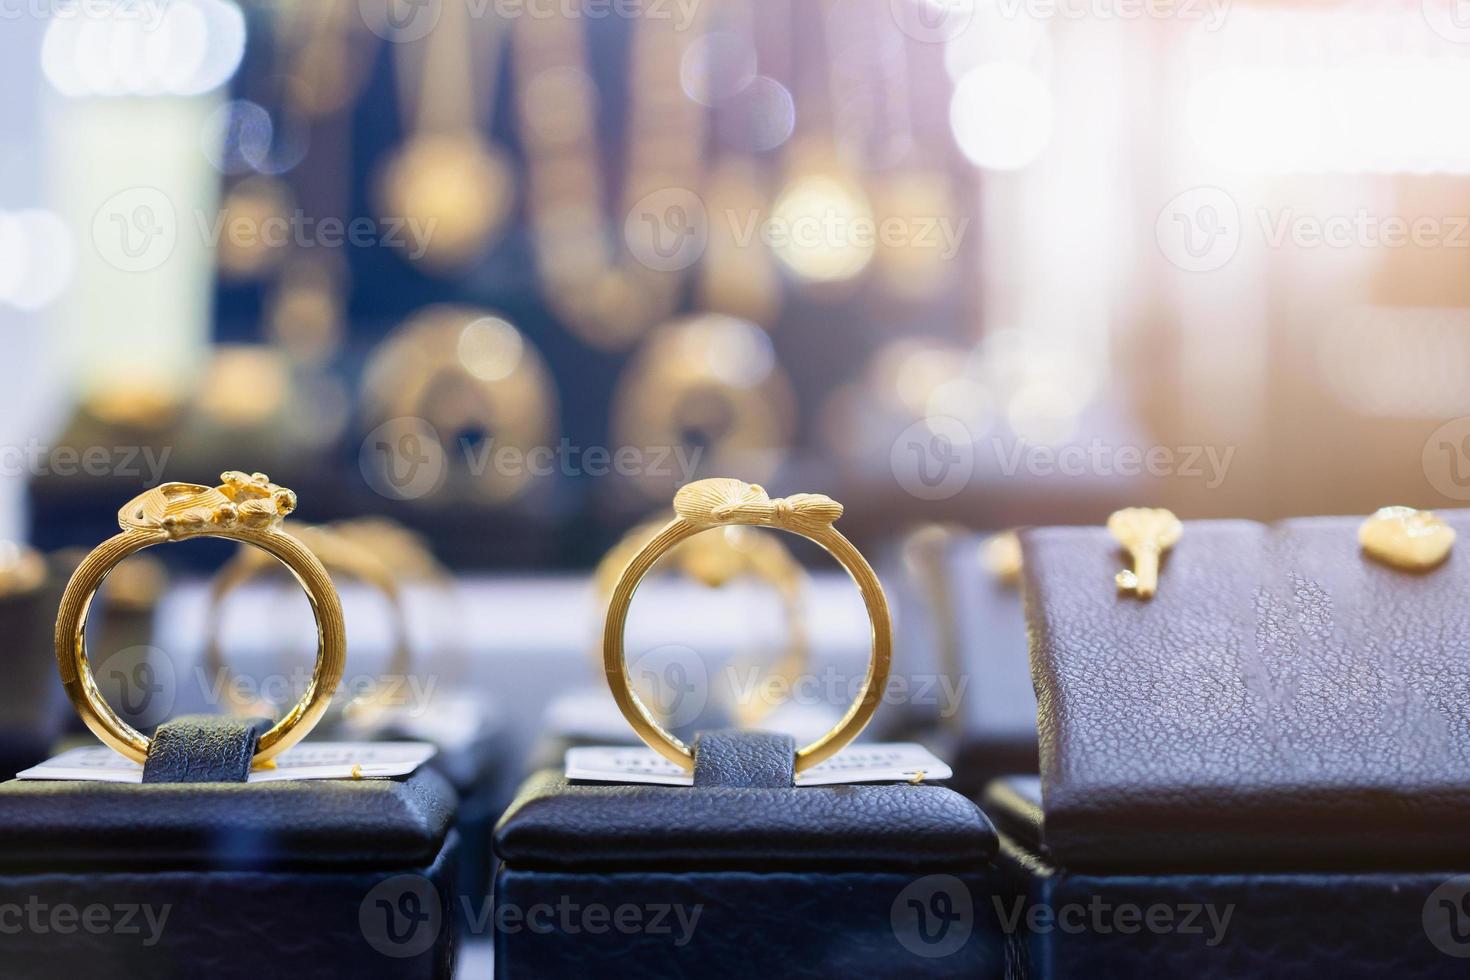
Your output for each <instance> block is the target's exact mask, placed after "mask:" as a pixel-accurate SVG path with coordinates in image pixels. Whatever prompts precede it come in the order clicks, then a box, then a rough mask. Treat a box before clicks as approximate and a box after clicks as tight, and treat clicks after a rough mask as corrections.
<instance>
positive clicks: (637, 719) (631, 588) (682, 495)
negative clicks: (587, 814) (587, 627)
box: [602, 479, 893, 772]
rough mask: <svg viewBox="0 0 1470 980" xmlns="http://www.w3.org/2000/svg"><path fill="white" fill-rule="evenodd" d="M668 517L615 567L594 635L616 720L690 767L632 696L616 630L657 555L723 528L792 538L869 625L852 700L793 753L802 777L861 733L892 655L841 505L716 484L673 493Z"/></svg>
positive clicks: (874, 583)
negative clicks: (816, 558) (833, 573)
mask: <svg viewBox="0 0 1470 980" xmlns="http://www.w3.org/2000/svg"><path fill="white" fill-rule="evenodd" d="M674 514H675V517H674V519H673V520H672V521H670V522H669V523H668V524H666V525H664V527H663V529H662V530H660V531H659V532H658V534H657V535H655V536H654V538H653V539H652V540H650V541H649V542H648V543H647V544H645V545H644V546H643V548H642V549H641V550H640V551H639V552H638V554H637V555H635V556H634V558H633V560H632V561H630V562H629V563H628V565H627V567H626V568H624V569H623V573H622V575H621V576H620V577H619V578H618V582H617V584H616V585H615V586H614V587H613V592H612V599H611V601H610V602H609V604H608V610H607V619H606V622H605V623H604V626H603V634H602V641H603V672H604V673H605V674H606V676H607V684H608V687H609V689H611V691H612V695H613V700H614V701H616V702H617V705H618V708H619V710H621V711H622V713H623V717H625V718H627V719H628V723H629V724H630V725H632V726H633V730H634V731H635V732H637V733H638V737H639V738H641V739H643V741H644V742H645V743H647V744H648V746H649V747H650V748H652V749H653V750H654V751H656V752H658V753H659V754H660V755H662V756H663V757H664V758H666V759H668V760H669V761H671V762H673V763H676V764H677V765H680V766H683V767H684V768H685V769H692V768H693V766H694V756H693V753H692V752H691V751H690V749H689V746H688V745H686V744H685V743H684V742H682V741H680V740H679V739H678V738H676V737H674V735H673V734H671V733H670V732H669V731H668V730H667V729H665V728H664V727H663V726H662V725H660V724H659V723H658V722H657V721H656V720H655V719H654V717H653V715H652V714H651V713H650V712H649V710H648V708H647V707H645V706H644V704H643V702H642V700H640V699H639V697H638V695H637V694H636V693H635V692H634V691H633V686H632V679H631V678H630V677H629V676H628V665H627V662H626V660H625V657H624V651H623V630H624V627H625V626H626V625H627V621H628V609H629V606H630V605H631V604H632V601H633V593H634V592H635V591H637V589H638V584H639V582H641V581H642V580H643V577H644V576H645V575H647V574H648V571H649V569H651V568H652V567H653V565H654V563H655V562H657V561H658V559H659V558H660V556H662V555H663V554H664V553H666V552H667V551H669V550H670V549H672V548H674V547H675V546H677V545H678V544H680V543H681V542H683V541H685V540H687V539H689V538H692V537H694V536H695V535H696V534H699V533H700V532H701V531H705V530H708V529H710V528H712V527H721V526H727V525H753V526H759V527H771V528H777V529H779V530H783V531H790V532H791V533H793V534H799V535H801V536H802V537H804V538H806V539H808V540H809V541H812V542H815V543H816V544H817V545H819V546H821V547H822V548H823V549H824V550H825V551H826V552H827V553H828V554H830V555H831V556H832V557H833V558H835V559H837V561H838V562H839V563H840V564H841V565H842V567H843V568H845V569H846V570H847V573H848V574H849V575H850V576H851V577H852V580H853V582H855V583H856V584H857V587H858V591H859V592H860V593H862V597H863V602H864V603H865V604H866V606H867V609H868V617H869V619H870V620H871V621H872V629H873V634H872V635H873V646H872V654H871V656H870V657H869V660H868V671H867V676H866V677H865V678H864V680H863V686H862V689H861V690H860V691H859V692H858V696H857V699H856V700H855V701H854V702H853V704H852V706H851V707H850V708H848V710H847V713H846V714H844V715H843V716H842V719H841V720H840V721H838V723H837V724H836V726H834V727H833V728H832V730H831V731H829V732H827V734H825V735H823V736H822V737H821V738H819V739H817V740H816V741H815V742H812V743H811V744H809V745H805V746H802V747H801V748H799V749H797V751H796V771H797V772H804V771H805V770H807V769H810V768H811V767H812V766H814V765H817V764H818V763H820V762H822V761H823V760H825V759H828V758H830V757H832V756H833V755H835V754H836V753H837V752H839V751H841V749H842V748H843V746H845V745H847V744H848V743H849V742H851V741H852V740H853V739H854V738H856V737H857V736H858V734H859V733H861V732H862V730H863V728H864V727H866V726H867V724H868V721H869V720H870V719H871V718H872V717H873V713H874V712H875V711H876V710H877V709H878V704H879V702H881V701H882V699H883V692H884V689H885V687H886V685H887V683H888V670H889V666H890V663H891V660H892V656H893V624H892V620H891V618H890V616H889V612H888V600H887V599H886V598H884V595H883V587H882V585H880V584H879V582H878V577H877V576H876V575H875V574H873V569H872V567H871V566H870V565H869V564H868V562H867V560H866V559H865V558H863V556H862V553H861V552H859V551H858V550H857V548H855V547H853V545H852V542H850V541H848V540H847V538H845V537H844V536H843V535H842V533H841V532H840V531H838V530H837V529H836V528H835V527H834V526H833V523H834V522H835V521H836V520H837V519H838V518H839V517H841V516H842V505H841V504H839V503H837V502H836V501H835V500H832V499H831V498H830V497H825V496H823V495H821V494H812V493H801V494H795V495H793V496H791V497H778V498H774V499H773V498H771V497H769V496H767V494H766V491H765V490H764V489H763V488H762V487H760V486H758V485H755V484H750V483H745V482H744V481H741V480H731V479H716V480H700V481H698V482H695V483H691V484H689V485H688V486H686V487H684V488H683V489H681V490H680V491H679V492H678V493H677V494H675V496H674Z"/></svg>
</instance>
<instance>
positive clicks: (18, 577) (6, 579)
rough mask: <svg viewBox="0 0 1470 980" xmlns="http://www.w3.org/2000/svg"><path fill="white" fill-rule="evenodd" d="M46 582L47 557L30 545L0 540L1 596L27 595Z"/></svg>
mask: <svg viewBox="0 0 1470 980" xmlns="http://www.w3.org/2000/svg"><path fill="white" fill-rule="evenodd" d="M45 583H46V559H45V558H42V557H41V553H40V552H39V551H37V550H36V549H34V548H32V547H29V546H28V545H24V544H20V543H19V542H16V541H0V598H9V597H14V596H19V595H27V594H29V593H32V592H35V591H36V590H37V589H39V588H40V587H41V586H42V585H44V584H45Z"/></svg>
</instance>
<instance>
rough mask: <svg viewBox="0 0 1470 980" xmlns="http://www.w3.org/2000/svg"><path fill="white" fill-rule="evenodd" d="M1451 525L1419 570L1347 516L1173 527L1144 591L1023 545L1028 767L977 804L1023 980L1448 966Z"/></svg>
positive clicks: (1070, 542)
mask: <svg viewBox="0 0 1470 980" xmlns="http://www.w3.org/2000/svg"><path fill="white" fill-rule="evenodd" d="M1444 516H1445V518H1446V520H1447V521H1448V522H1449V523H1450V524H1451V525H1452V526H1454V527H1455V528H1456V529H1457V531H1458V533H1459V536H1460V541H1461V545H1459V546H1457V547H1459V548H1460V549H1461V550H1460V551H1459V552H1458V553H1452V554H1451V555H1450V557H1449V559H1448V561H1447V562H1445V563H1444V564H1443V565H1441V566H1440V567H1438V568H1435V569H1433V570H1431V571H1428V572H1422V573H1411V572H1405V571H1401V570H1398V569H1395V568H1392V567H1389V566H1386V565H1384V564H1380V563H1378V562H1376V561H1373V560H1371V559H1370V558H1368V557H1367V556H1366V555H1364V554H1363V553H1362V552H1361V551H1360V549H1359V546H1358V543H1357V528H1358V525H1359V523H1360V522H1361V519H1360V518H1306V519H1298V520H1291V521H1285V522H1282V523H1280V524H1276V525H1270V526H1268V525H1262V524H1256V523H1251V522H1245V521H1201V522H1192V523H1188V524H1186V525H1185V528H1184V533H1183V536H1182V538H1181V539H1180V541H1179V543H1178V544H1177V545H1176V546H1175V547H1174V548H1173V549H1171V550H1170V551H1169V552H1168V553H1167V555H1166V556H1165V561H1164V565H1163V568H1162V571H1161V574H1160V580H1159V588H1158V593H1157V595H1156V596H1155V597H1154V598H1153V599H1152V600H1151V601H1147V602H1144V601H1139V600H1137V599H1134V598H1132V597H1131V596H1127V595H1119V594H1118V593H1117V592H1116V591H1115V589H1114V587H1113V582H1112V577H1113V574H1114V573H1115V572H1116V571H1117V569H1118V568H1119V567H1122V566H1123V565H1125V564H1126V562H1127V559H1126V556H1124V555H1122V554H1121V553H1120V552H1119V550H1118V548H1117V545H1116V544H1115V543H1114V542H1113V540H1112V538H1111V537H1110V536H1109V535H1108V533H1107V532H1106V531H1105V530H1103V529H1101V528H1066V529H1064V528H1051V529H1045V530H1037V531H1032V532H1028V533H1026V534H1025V535H1024V536H1023V541H1024V563H1025V575H1026V596H1027V615H1028V620H1029V624H1030V630H1031V638H1032V648H1031V654H1032V669H1033V673H1034V680H1035V684H1036V690H1037V697H1038V704H1039V722H1040V737H1041V759H1040V763H1041V765H1040V778H1039V780H1033V781H1026V780H1010V781H1006V782H1002V783H997V784H995V785H993V786H992V787H991V789H990V791H989V793H988V794H987V796H986V802H985V806H986V809H987V812H989V813H990V814H991V815H992V816H993V817H994V818H995V820H996V823H997V825H998V826H999V827H1000V828H1001V831H1002V837H1003V848H1002V864H1003V865H1004V866H1005V867H1006V869H1007V871H1008V873H1009V874H1010V877H1011V880H1012V882H1013V886H1014V892H1013V897H1014V898H1016V899H1017V900H1019V901H1020V902H1021V904H1022V905H1023V906H1024V907H1025V909H1026V910H1027V912H1028V913H1029V911H1030V910H1031V909H1033V908H1039V909H1040V910H1041V916H1040V918H1038V919H1036V920H1034V922H1033V924H1034V925H1036V928H1031V927H1029V926H1023V927H1022V928H1021V929H1020V930H1019V932H1018V936H1019V937H1021V938H1023V939H1024V941H1023V942H1018V943H1017V944H1016V946H1015V949H1016V950H1017V951H1019V952H1022V953H1024V956H1023V957H1021V958H1020V960H1019V964H1020V965H1021V966H1023V967H1024V970H1021V969H1018V970H1017V972H1018V973H1020V972H1025V973H1026V974H1027V975H1030V976H1034V977H1070V976H1077V975H1081V974H1086V975H1087V976H1092V977H1132V976H1137V975H1139V974H1140V973H1145V972H1146V973H1147V974H1148V975H1150V976H1163V977H1176V976H1177V977H1186V976H1187V977H1216V976H1218V977H1227V976H1228V977H1235V976H1302V977H1307V976H1319V975H1331V976H1333V977H1336V978H1341V977H1359V976H1361V977H1381V976H1464V975H1465V971H1466V962H1467V961H1466V959H1465V957H1467V956H1470V898H1467V895H1470V878H1466V877H1461V876H1462V875H1463V874H1464V873H1465V872H1466V871H1467V870H1470V838H1467V837H1466V836H1465V833H1464V828H1465V827H1466V826H1467V825H1470V724H1467V718H1470V630H1467V629H1466V625H1467V623H1470V612H1467V611H1466V604H1465V596H1466V595H1470V555H1467V554H1465V553H1464V552H1463V544H1464V542H1465V541H1466V540H1467V533H1470V514H1467V513H1466V512H1456V513H1451V514H1446V515H1444ZM1095 906H1097V907H1101V908H1102V909H1103V911H1100V912H1097V913H1094V912H1092V911H1091V910H1092V909H1093V908H1094V907H1095ZM1125 907H1126V912H1122V911H1120V910H1125ZM1063 910H1069V911H1068V912H1067V913H1066V914H1067V915H1068V919H1067V920H1065V921H1067V922H1068V923H1069V925H1070V927H1069V928H1064V927H1063V925H1062V923H1063V921H1064V920H1063V917H1062V916H1063V914H1064V913H1063ZM1120 915H1121V917H1120ZM1150 916H1152V918H1150ZM1125 919H1126V922H1125ZM1023 921H1024V920H1023ZM1124 925H1126V926H1127V928H1123V926H1124Z"/></svg>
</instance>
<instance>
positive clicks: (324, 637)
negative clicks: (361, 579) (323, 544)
mask: <svg viewBox="0 0 1470 980" xmlns="http://www.w3.org/2000/svg"><path fill="white" fill-rule="evenodd" d="M295 509H296V494H295V493H293V492H292V491H290V490H288V489H286V488H285V487H279V486H276V485H275V484H274V483H271V482H270V479H269V478H268V477H267V476H266V475H265V474H264V473H253V474H247V473H241V472H237V471H230V472H227V473H225V474H223V475H222V476H221V477H220V485H219V486H216V487H206V486H201V485H198V484H193V483H165V484H163V485H162V486H159V487H155V488H154V489H152V490H149V491H147V492H145V493H142V494H139V495H138V496H137V497H134V498H133V499H132V500H130V501H129V502H128V503H127V505H126V506H124V507H123V509H122V510H120V511H118V515H117V517H118V524H119V526H120V527H121V528H122V533H121V534H117V535H114V536H113V537H111V538H109V539H107V540H106V541H104V542H102V543H101V544H99V545H98V546H97V547H96V548H94V549H92V551H91V552H90V553H89V554H88V555H87V557H86V558H84V559H83V560H82V563H81V564H80V565H79V566H77V569H76V571H75V572H73V573H72V577H71V580H70V581H69V582H68V583H67V586H66V591H65V592H64V593H63V595H62V598H61V608H60V610H59V611H58V613H57V616H56V663H57V667H58V669H59V670H60V672H61V683H62V686H63V687H64V688H65V689H66V694H67V697H68V698H70V699H71V703H72V705H73V706H74V707H75V708H76V710H77V713H78V714H79V715H80V716H81V718H82V721H84V722H85V723H86V725H87V727H88V728H89V729H91V730H92V732H93V734H95V735H96V736H97V737H98V738H100V739H101V740H102V741H103V742H104V743H106V744H107V745H108V746H110V747H111V748H113V749H114V750H116V751H117V752H120V753H121V754H123V755H124V756H127V757H128V758H129V759H132V760H133V761H134V762H140V763H141V762H144V761H145V760H146V759H147V757H148V746H149V744H150V739H149V738H148V737H147V736H146V735H144V734H143V733H141V732H139V731H138V730H137V729H135V728H133V727H132V726H131V725H129V724H127V723H126V722H124V721H123V720H122V719H121V718H119V717H118V715H117V712H115V711H113V709H112V707H111V706H110V705H108V703H107V701H106V700H105V699H104V698H103V697H102V695H101V693H100V692H99V691H98V690H97V683H96V680H95V679H94V678H93V676H92V667H91V664H90V662H89V661H88V659H87V644H86V629H87V610H88V608H89V607H90V606H91V603H92V599H93V597H95V596H96V594H97V590H98V589H99V588H100V587H101V585H102V582H103V581H104V580H105V579H106V578H107V574H108V573H109V572H110V571H112V569H113V568H114V567H116V566H117V564H118V563H119V562H121V561H122V560H123V559H125V558H127V557H128V556H129V555H132V554H135V553H137V552H139V551H142V550H143V549H145V548H151V547H153V546H154V545H158V544H165V543H168V542H172V541H186V540H189V539H191V538H224V539H227V540H231V541H239V542H242V543H244V544H248V545H253V546H254V547H256V548H259V549H260V550H261V551H263V552H265V553H266V554H268V555H270V556H271V557H272V558H275V559H276V560H277V561H279V562H280V563H281V564H283V565H285V566H286V568H288V569H289V570H290V571H291V574H292V575H294V576H295V577H296V580H297V582H299V583H300V584H301V587H302V588H303V589H305V590H306V595H307V598H308V599H309V600H310V602H311V608H312V613H313V615H314V616H315V617H316V625H317V656H316V665H315V666H314V667H313V669H312V676H311V681H310V683H309V684H308V685H307V687H306V690H305V692H304V693H303V694H302V696H301V699H300V700H299V701H298V702H297V703H296V704H295V706H294V707H292V708H291V710H290V711H288V712H287V713H286V714H285V716H284V717H282V718H281V719H280V720H279V721H277V722H276V723H275V724H274V725H273V726H272V727H271V728H270V729H268V730H267V731H266V732H265V733H264V734H262V735H261V736H260V741H259V743H258V746H257V748H256V752H255V757H254V759H253V760H252V762H253V764H255V765H260V764H263V763H265V762H268V761H270V760H271V759H273V758H275V757H276V756H278V755H280V754H281V753H282V752H284V751H285V750H286V749H288V748H290V747H291V746H292V745H295V744H296V743H297V742H299V741H300V740H301V739H302V738H304V737H305V736H306V734H307V733H308V732H310V731H311V729H312V727H313V726H315V725H316V723H317V722H318V721H320V720H321V717H322V715H323V714H324V713H325V712H326V710H327V706H328V705H329V704H330V703H331V699H332V694H333V692H334V691H335V690H336V689H337V685H338V684H340V683H341V681H342V670H343V666H344V664H345V662H346V649H347V640H346V630H345V627H344V624H343V620H342V604H341V601H340V600H339V599H338V597H337V590H336V588H335V587H334V586H333V585H332V579H331V577H330V576H329V575H328V574H327V570H326V568H325V567H323V565H322V563H321V561H320V560H319V559H318V558H317V557H316V555H314V554H312V552H311V550H310V549H309V548H307V547H306V546H305V545H304V544H302V543H301V542H300V541H299V540H297V539H296V538H295V537H293V536H291V535H290V534H288V533H286V531H285V529H284V527H283V526H282V525H283V521H284V520H285V518H286V515H288V514H290V513H291V512H292V511H293V510H295Z"/></svg>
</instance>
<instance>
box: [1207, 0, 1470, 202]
mask: <svg viewBox="0 0 1470 980" xmlns="http://www.w3.org/2000/svg"><path fill="white" fill-rule="evenodd" d="M1419 17H1420V14H1419V10H1418V5H1417V4H1416V5H1414V8H1413V9H1412V10H1408V9H1406V10H1405V11H1403V12H1402V13H1399V12H1394V13H1373V14H1348V13H1342V12H1340V11H1323V12H1321V13H1317V12H1305V11H1299V12H1291V13H1286V12H1274V11H1271V12H1268V11H1250V10H1236V11H1232V13H1231V16H1230V18H1229V20H1228V21H1227V24H1226V27H1225V28H1224V29H1223V30H1222V31H1221V32H1220V34H1219V35H1218V36H1217V35H1211V34H1202V35H1201V36H1200V37H1199V38H1198V39H1196V42H1195V44H1194V45H1193V48H1192V51H1193V52H1194V57H1195V58H1197V59H1198V60H1199V61H1200V62H1202V63H1204V64H1206V65H1211V64H1213V67H1211V68H1207V69H1206V70H1204V71H1203V72H1202V73H1201V75H1200V77H1199V79H1198V80H1197V81H1196V82H1195V83H1194V85H1193V86H1191V88H1190V90H1189V93H1188V100H1187V103H1186V112H1187V123H1188V127H1189V131H1190V133H1191V135H1192V136H1193V138H1194V142H1195V144H1196V145H1197V146H1198V148H1199V150H1200V152H1201V153H1202V154H1203V155H1204V156H1205V158H1206V159H1208V160H1209V161H1210V162H1212V163H1214V164H1216V165H1219V166H1222V167H1226V168H1229V169H1231V170H1236V171H1240V172H1244V173H1258V174H1285V173H1429V172H1438V173H1467V172H1470V129H1467V128H1466V127H1465V126H1463V125H1459V124H1458V123H1457V122H1456V120H1458V119H1459V118H1460V116H1461V115H1462V114H1463V112H1464V107H1465V105H1466V102H1467V100H1470V50H1467V49H1466V47H1465V46H1463V45H1462V46H1456V45H1450V44H1444V43H1442V42H1440V41H1439V40H1438V39H1437V38H1435V37H1434V35H1433V34H1431V33H1430V32H1429V31H1428V30H1426V29H1425V28H1424V26H1423V24H1422V22H1421V21H1420V20H1419ZM1268 42H1269V43H1268Z"/></svg>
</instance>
